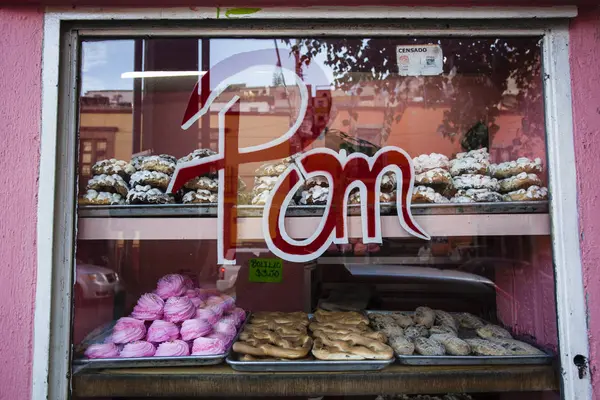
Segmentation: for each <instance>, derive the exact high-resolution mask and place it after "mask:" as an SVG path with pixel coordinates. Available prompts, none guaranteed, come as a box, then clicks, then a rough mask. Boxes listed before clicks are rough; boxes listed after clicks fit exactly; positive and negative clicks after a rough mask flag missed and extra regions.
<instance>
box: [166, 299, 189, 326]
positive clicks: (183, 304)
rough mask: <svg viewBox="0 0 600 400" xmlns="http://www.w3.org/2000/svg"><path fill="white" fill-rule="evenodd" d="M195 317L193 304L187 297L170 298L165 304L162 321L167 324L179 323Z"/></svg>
mask: <svg viewBox="0 0 600 400" xmlns="http://www.w3.org/2000/svg"><path fill="white" fill-rule="evenodd" d="M194 315H196V307H194V303H192V301H191V300H190V299H189V298H187V297H170V298H169V299H168V300H167V302H166V303H165V308H164V319H165V320H166V321H169V322H181V321H185V320H186V319H190V318H193V317H194Z"/></svg>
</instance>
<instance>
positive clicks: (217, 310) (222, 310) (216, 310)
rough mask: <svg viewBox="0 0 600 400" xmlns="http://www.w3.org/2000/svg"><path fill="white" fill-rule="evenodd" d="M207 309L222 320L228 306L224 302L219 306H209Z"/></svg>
mask: <svg viewBox="0 0 600 400" xmlns="http://www.w3.org/2000/svg"><path fill="white" fill-rule="evenodd" d="M205 308H206V309H208V310H210V311H212V312H213V313H215V315H216V316H217V317H218V318H219V319H220V318H221V317H222V316H223V314H225V308H226V304H225V303H223V302H221V303H219V304H211V305H209V304H207V305H206V307H205Z"/></svg>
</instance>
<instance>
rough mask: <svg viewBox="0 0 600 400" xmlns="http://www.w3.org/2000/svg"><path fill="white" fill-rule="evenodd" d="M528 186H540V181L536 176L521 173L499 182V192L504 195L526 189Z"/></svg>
mask: <svg viewBox="0 0 600 400" xmlns="http://www.w3.org/2000/svg"><path fill="white" fill-rule="evenodd" d="M530 186H542V181H541V180H540V178H538V176H537V175H536V174H528V173H527V172H521V173H520V174H518V175H515V176H511V177H510V178H506V179H502V180H501V181H500V191H501V192H504V193H506V192H514V191H516V190H519V189H526V188H528V187H530Z"/></svg>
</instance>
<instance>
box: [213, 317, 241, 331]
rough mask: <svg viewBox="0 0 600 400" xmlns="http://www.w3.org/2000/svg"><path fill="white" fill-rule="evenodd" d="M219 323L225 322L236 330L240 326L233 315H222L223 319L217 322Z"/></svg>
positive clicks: (237, 318) (237, 319) (239, 322)
mask: <svg viewBox="0 0 600 400" xmlns="http://www.w3.org/2000/svg"><path fill="white" fill-rule="evenodd" d="M219 322H226V323H228V324H231V325H233V326H235V327H236V328H237V327H238V326H240V325H241V324H242V321H240V320H239V317H238V316H237V315H235V314H226V315H223V318H221V319H220V320H219Z"/></svg>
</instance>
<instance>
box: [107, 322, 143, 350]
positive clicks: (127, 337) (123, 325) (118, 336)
mask: <svg viewBox="0 0 600 400" xmlns="http://www.w3.org/2000/svg"><path fill="white" fill-rule="evenodd" d="M144 336H146V327H145V326H144V321H140V320H139V319H135V318H130V317H123V318H119V320H118V321H117V323H116V324H115V326H114V328H113V331H112V335H111V337H112V341H113V343H117V344H119V343H129V342H133V341H135V340H140V339H143V338H144Z"/></svg>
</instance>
